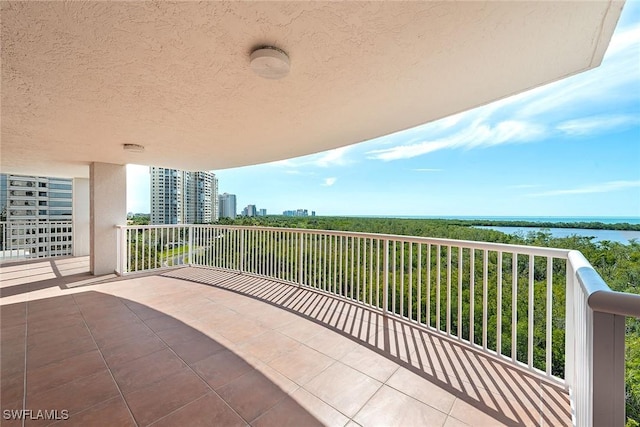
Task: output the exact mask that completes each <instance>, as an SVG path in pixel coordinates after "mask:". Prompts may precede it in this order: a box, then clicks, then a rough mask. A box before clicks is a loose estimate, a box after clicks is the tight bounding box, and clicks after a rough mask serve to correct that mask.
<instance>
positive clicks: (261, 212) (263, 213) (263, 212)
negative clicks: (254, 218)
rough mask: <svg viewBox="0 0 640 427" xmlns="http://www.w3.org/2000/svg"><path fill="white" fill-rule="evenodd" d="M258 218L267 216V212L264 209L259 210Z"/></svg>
mask: <svg viewBox="0 0 640 427" xmlns="http://www.w3.org/2000/svg"><path fill="white" fill-rule="evenodd" d="M258 216H267V210H266V209H260V210H259V211H258Z"/></svg>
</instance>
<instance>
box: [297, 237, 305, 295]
mask: <svg viewBox="0 0 640 427" xmlns="http://www.w3.org/2000/svg"><path fill="white" fill-rule="evenodd" d="M299 236H300V238H299V239H298V286H302V267H303V264H302V258H303V255H304V252H303V249H302V245H303V244H304V234H303V233H302V232H300V233H299Z"/></svg>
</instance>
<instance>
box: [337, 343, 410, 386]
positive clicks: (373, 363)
mask: <svg viewBox="0 0 640 427" xmlns="http://www.w3.org/2000/svg"><path fill="white" fill-rule="evenodd" d="M340 361H341V362H342V363H344V364H345V365H348V366H351V367H352V368H354V369H356V370H358V371H360V372H362V373H365V374H367V375H369V376H370V377H372V378H375V379H376V380H378V381H381V382H385V381H387V379H388V378H389V377H390V376H391V375H392V374H393V373H394V372H395V371H396V370H397V369H398V364H397V363H395V362H392V361H391V360H389V359H388V358H386V357H385V356H381V355H380V354H378V353H376V352H374V351H372V350H369V349H367V348H365V347H362V346H360V347H357V348H356V349H354V350H352V351H351V352H349V353H347V354H346V355H345V356H344V357H342V358H341V359H340Z"/></svg>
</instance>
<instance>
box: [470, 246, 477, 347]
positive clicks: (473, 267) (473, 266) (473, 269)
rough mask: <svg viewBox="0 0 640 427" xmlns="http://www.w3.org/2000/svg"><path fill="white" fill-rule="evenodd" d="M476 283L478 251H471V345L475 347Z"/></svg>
mask: <svg viewBox="0 0 640 427" xmlns="http://www.w3.org/2000/svg"><path fill="white" fill-rule="evenodd" d="M475 281H476V251H475V249H473V248H471V249H469V343H470V344H471V345H473V344H474V343H475V342H474V341H475V340H474V336H475V331H474V329H475V324H476V323H475V317H474V314H475V310H474V309H475V304H476V298H475V297H476V295H475Z"/></svg>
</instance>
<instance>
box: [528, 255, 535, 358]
mask: <svg viewBox="0 0 640 427" xmlns="http://www.w3.org/2000/svg"><path fill="white" fill-rule="evenodd" d="M534 262H535V259H534V257H533V255H529V312H528V315H529V317H528V326H529V327H528V330H527V334H528V336H527V338H528V342H527V363H528V365H529V369H531V368H533V295H534V294H533V291H534V289H533V288H534V280H533V279H534V276H533V273H534V271H533V269H534Z"/></svg>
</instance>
